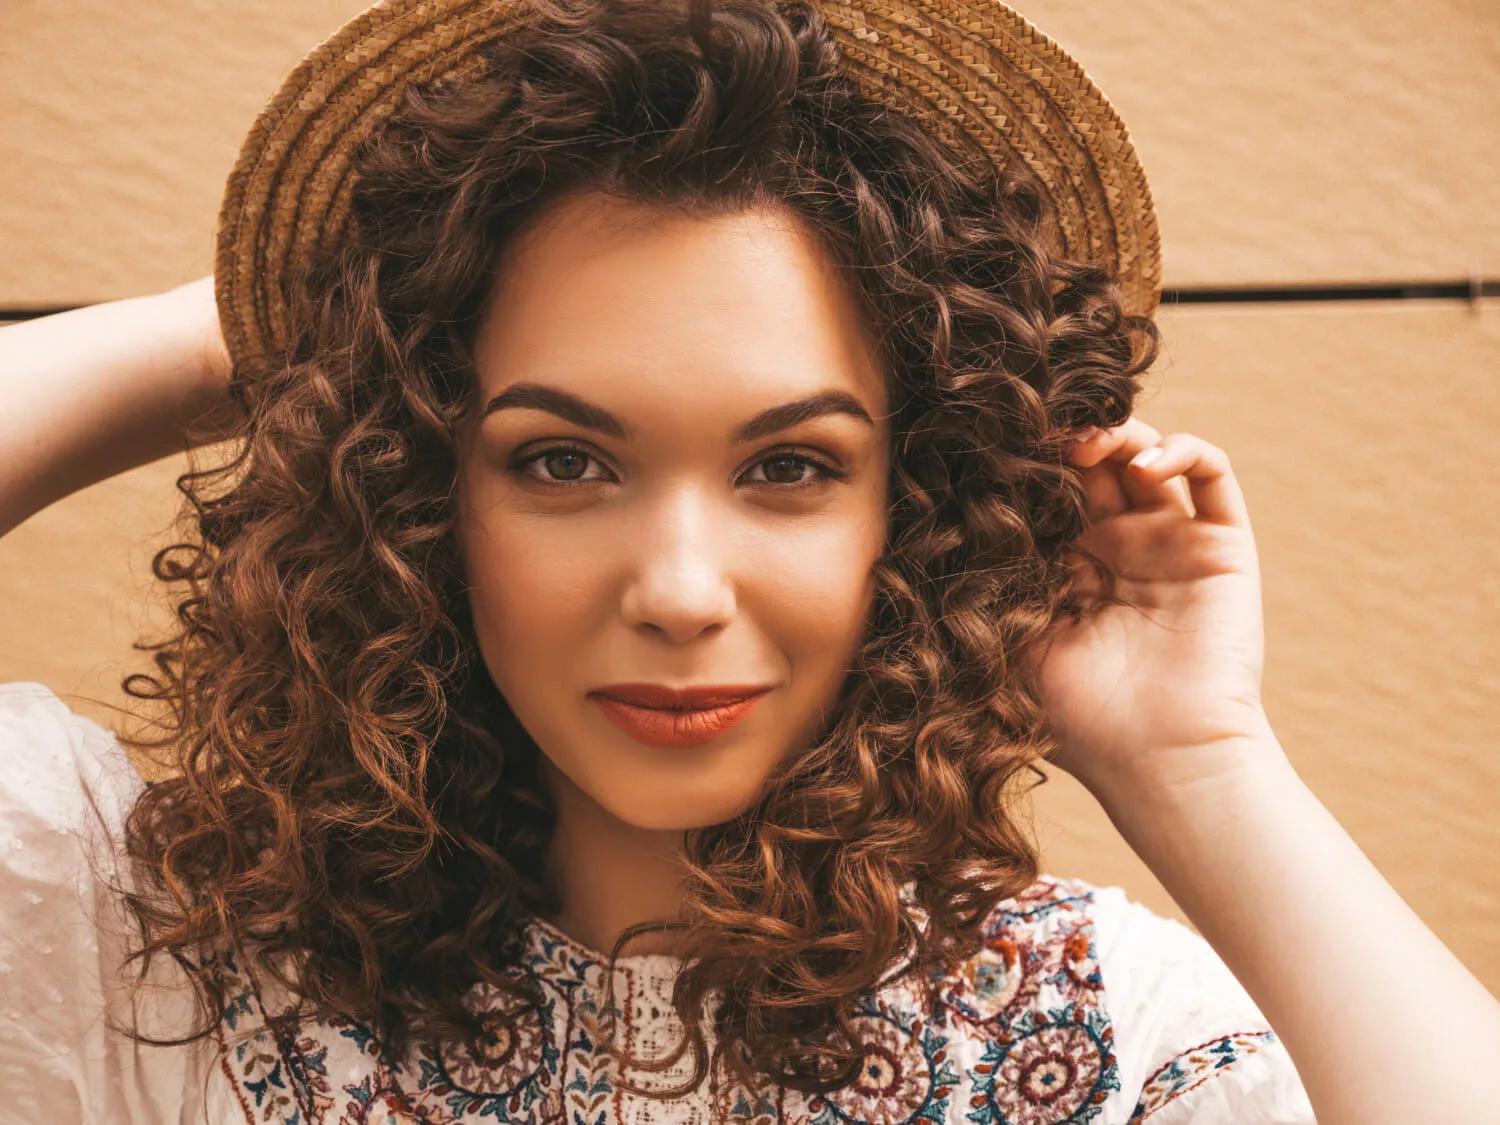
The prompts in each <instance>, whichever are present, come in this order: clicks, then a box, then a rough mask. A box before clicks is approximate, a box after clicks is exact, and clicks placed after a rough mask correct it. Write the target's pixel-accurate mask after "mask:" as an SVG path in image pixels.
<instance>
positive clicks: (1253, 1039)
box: [1126, 1030, 1279, 1125]
mask: <svg viewBox="0 0 1500 1125" xmlns="http://www.w3.org/2000/svg"><path fill="white" fill-rule="evenodd" d="M1276 1042H1279V1040H1278V1039H1277V1038H1276V1033H1275V1032H1274V1031H1270V1030H1265V1031H1242V1032H1237V1033H1235V1034H1233V1035H1225V1036H1221V1037H1220V1038H1218V1039H1211V1040H1209V1041H1208V1042H1207V1043H1200V1044H1199V1045H1198V1046H1196V1047H1194V1048H1192V1049H1191V1050H1188V1051H1183V1052H1182V1053H1181V1054H1179V1055H1177V1056H1176V1057H1174V1058H1173V1059H1172V1060H1171V1061H1169V1062H1168V1063H1167V1064H1166V1065H1165V1066H1163V1067H1161V1069H1159V1070H1158V1071H1157V1072H1156V1073H1155V1074H1153V1075H1152V1076H1151V1077H1150V1078H1149V1079H1147V1081H1146V1085H1145V1087H1144V1089H1143V1090H1142V1091H1141V1098H1140V1101H1138V1102H1137V1103H1136V1106H1135V1110H1134V1112H1132V1113H1131V1115H1130V1120H1129V1121H1127V1122H1126V1125H1137V1123H1138V1122H1141V1121H1144V1120H1145V1119H1146V1118H1148V1117H1150V1116H1151V1115H1152V1114H1153V1113H1155V1112H1156V1111H1157V1110H1159V1109H1161V1108H1162V1107H1163V1106H1165V1105H1166V1104H1167V1103H1168V1102H1171V1101H1174V1100H1176V1099H1177V1098H1180V1097H1181V1096H1182V1095H1183V1094H1186V1093H1187V1092H1188V1091H1189V1090H1196V1089H1197V1088H1198V1087H1199V1086H1201V1085H1203V1084H1204V1083H1205V1082H1207V1081H1209V1080H1210V1079H1212V1078H1214V1077H1216V1076H1217V1075H1220V1074H1223V1073H1224V1071H1225V1070H1227V1069H1228V1068H1229V1067H1232V1066H1234V1065H1235V1064H1236V1063H1238V1062H1241V1061H1243V1060H1244V1059H1246V1058H1247V1057H1249V1056H1250V1055H1253V1054H1255V1053H1256V1052H1257V1051H1259V1050H1260V1048H1261V1047H1262V1046H1263V1045H1265V1044H1267V1043H1276Z"/></svg>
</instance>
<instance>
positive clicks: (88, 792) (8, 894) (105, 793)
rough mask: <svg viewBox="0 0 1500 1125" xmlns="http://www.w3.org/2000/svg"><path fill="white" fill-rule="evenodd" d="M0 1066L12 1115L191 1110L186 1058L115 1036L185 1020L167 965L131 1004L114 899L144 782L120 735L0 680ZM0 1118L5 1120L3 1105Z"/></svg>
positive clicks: (50, 1117) (147, 1118) (123, 924)
mask: <svg viewBox="0 0 1500 1125" xmlns="http://www.w3.org/2000/svg"><path fill="white" fill-rule="evenodd" d="M0 762H3V764H4V768H3V769H0V991H3V993H4V996H5V1000H6V1003H5V1005H4V1006H3V1009H0V1072H3V1073H5V1074H6V1075H7V1083H8V1084H7V1085H6V1096H7V1101H6V1103H5V1104H6V1106H7V1107H16V1108H15V1112H17V1113H19V1114H20V1116H19V1117H16V1118H14V1120H17V1121H21V1122H29V1121H37V1122H40V1121H62V1120H69V1121H72V1120H77V1121H82V1120H84V1119H85V1118H87V1119H88V1120H91V1121H92V1120H97V1121H99V1122H101V1123H103V1122H109V1123H113V1122H123V1121H125V1120H131V1121H139V1122H154V1121H157V1120H160V1119H162V1118H159V1117H158V1116H157V1114H156V1113H155V1112H153V1111H152V1109H151V1107H154V1106H162V1107H172V1109H173V1110H174V1112H173V1113H172V1120H176V1115H175V1108H176V1107H177V1105H178V1104H179V1103H181V1104H182V1105H183V1106H188V1105H191V1104H192V1103H191V1100H190V1099H189V1100H187V1101H184V1100H183V1099H184V1098H185V1097H187V1096H188V1095H190V1093H191V1090H192V1088H193V1086H194V1079H195V1076H196V1074H197V1071H196V1070H195V1069H194V1068H195V1067H196V1066H197V1065H198V1064H197V1061H196V1060H195V1058H194V1057H193V1056H192V1055H191V1054H189V1053H187V1052H182V1051H167V1050H160V1051H148V1052H141V1051H138V1050H137V1044H136V1043H134V1042H133V1041H129V1040H128V1039H127V1038H126V1037H125V1036H124V1035H123V1034H122V1033H121V1031H120V1026H121V1025H122V1024H126V1025H128V1024H129V1023H131V1022H132V1021H138V1022H139V1026H141V1027H142V1028H143V1029H144V1030H145V1031H146V1032H147V1033H155V1032H160V1031H165V1032H168V1033H173V1032H176V1031H178V1030H180V1029H181V1028H182V1027H185V1026H187V1024H186V1023H184V1022H183V1021H185V1020H189V1019H190V1018H191V1014H192V1008H191V1003H190V998H189V997H187V996H186V994H185V993H183V992H182V991H181V990H180V989H176V988H175V987H172V988H168V987H165V986H169V985H170V986H176V985H177V984H179V983H180V982H179V981H178V979H177V976H176V974H175V973H174V972H173V971H172V965H171V963H170V962H161V961H158V962H156V964H157V965H160V966H161V968H160V969H159V970H156V971H154V973H153V975H152V976H151V977H149V978H148V982H147V983H149V984H150V985H152V986H162V987H159V988H157V987H153V989H152V991H151V995H150V996H149V997H145V998H142V999H141V1002H140V1003H139V1004H137V1003H136V1002H135V1001H136V999H137V998H136V997H135V996H134V995H133V993H132V991H131V989H130V988H129V984H130V981H131V979H132V978H133V975H134V974H133V970H127V969H126V968H125V965H124V960H125V954H126V952H127V939H128V937H129V936H130V933H131V924H130V920H129V919H128V918H126V917H125V916H124V914H123V912H122V910H121V908H120V903H119V901H118V899H117V897H116V894H115V888H116V880H117V878H120V877H122V875H123V872H124V871H125V870H126V869H125V867H124V865H122V864H120V863H119V862H118V846H119V839H118V837H119V834H120V830H121V826H122V824H123V821H124V818H125V816H126V815H128V813H129V810H130V807H131V805H132V803H133V801H134V799H135V797H136V796H137V795H138V794H139V791H140V790H141V788H142V787H143V785H144V782H143V781H142V780H141V777H140V775H139V774H138V773H137V772H136V769H135V767H134V765H133V764H132V763H131V761H130V759H129V757H128V756H127V755H126V753H125V751H124V748H123V747H122V746H121V745H120V743H119V741H118V739H116V737H115V736H114V735H113V734H112V733H111V732H109V731H107V730H105V729H104V728H103V727H101V726H99V725H98V724H97V723H95V722H94V721H93V720H91V719H89V718H87V717H85V716H83V715H79V714H77V713H76V712H74V711H72V710H71V709H70V708H69V707H68V706H67V705H66V704H65V703H64V702H63V701H62V700H61V699H60V698H58V696H57V695H56V694H55V693H53V692H52V691H51V690H50V689H48V688H46V687H44V686H43V685H41V684H37V683H30V682H24V683H5V684H0ZM0 1118H4V1119H5V1120H7V1121H9V1120H12V1118H10V1117H6V1116H5V1111H4V1110H0Z"/></svg>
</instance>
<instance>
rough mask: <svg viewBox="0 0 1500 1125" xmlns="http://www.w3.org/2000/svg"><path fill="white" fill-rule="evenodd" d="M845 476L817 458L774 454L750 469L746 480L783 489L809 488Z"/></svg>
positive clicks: (797, 454) (802, 455)
mask: <svg viewBox="0 0 1500 1125" xmlns="http://www.w3.org/2000/svg"><path fill="white" fill-rule="evenodd" d="M843 478H844V474H843V473H842V472H840V471H839V470H838V469H835V468H833V467H832V466H831V465H825V464H824V463H823V462H822V461H819V460H818V459H817V458H814V457H808V456H806V455H805V454H801V453H772V454H771V455H770V456H768V457H764V458H762V459H761V460H759V461H757V462H756V463H755V464H754V465H752V466H751V467H750V472H749V474H748V475H747V476H746V478H745V479H746V480H747V481H749V482H750V483H752V484H777V485H781V486H782V487H783V488H809V487H812V486H814V485H817V484H821V483H823V482H824V481H833V480H842V479H843Z"/></svg>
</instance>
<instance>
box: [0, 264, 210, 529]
mask: <svg viewBox="0 0 1500 1125" xmlns="http://www.w3.org/2000/svg"><path fill="white" fill-rule="evenodd" d="M229 372H230V362H229V356H228V352H227V351H226V349H225V347H224V340H223V337H222V335H221V333H220V331H219V319H218V312H217V309H216V308H215V305H214V294H213V279H212V278H207V277H205V278H202V279H200V280H198V281H194V282H190V283H188V284H187V285H183V286H179V287H178V288H176V289H172V290H168V291H167V292H164V293H159V294H154V295H152V296H147V297H132V298H129V299H126V300H121V301H110V302H108V303H105V304H100V305H92V306H89V307H87V308H81V309H74V310H72V311H70V312H65V313H58V314H57V315H55V316H48V317H41V318H39V319H37V320H31V321H24V322H22V323H20V324H13V325H10V326H9V327H6V328H3V329H0V535H3V534H5V533H6V532H9V531H10V530H11V529H12V528H14V527H16V526H17V525H18V524H20V523H22V522H23V521H24V520H26V519H28V518H29V517H30V516H32V515H34V514H36V513H37V512H39V511H41V510H42V509H43V508H45V507H47V506H48V505H49V504H52V503H54V502H55V501H57V500H61V499H62V498H63V497H65V496H68V495H70V494H71V493H73V492H77V491H78V490H79V489H82V488H86V487H87V486H88V485H91V484H95V483H97V482H98V481H101V480H105V479H106V478H108V477H112V476H114V475H116V474H118V473H122V472H124V471H126V470H127V469H133V468H135V467H136V466H137V465H144V464H147V463H148V462H151V461H155V460H157V459H158V458H161V457H166V456H168V455H169V454H172V453H179V452H182V451H183V450H184V449H187V448H189V447H193V446H198V445H204V444H207V443H208V442H212V441H216V440H219V439H220V438H222V437H224V436H226V435H227V432H228V426H229V424H230V423H231V422H232V421H233V420H234V418H235V415H236V414H237V413H238V408H237V407H235V406H234V404H233V402H232V401H231V400H230V398H229V396H228V386H229Z"/></svg>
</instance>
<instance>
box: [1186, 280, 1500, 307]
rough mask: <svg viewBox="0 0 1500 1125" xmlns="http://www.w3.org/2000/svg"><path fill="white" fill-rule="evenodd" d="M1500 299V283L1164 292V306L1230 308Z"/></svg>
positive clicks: (1192, 288)
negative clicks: (1271, 304) (1256, 304)
mask: <svg viewBox="0 0 1500 1125" xmlns="http://www.w3.org/2000/svg"><path fill="white" fill-rule="evenodd" d="M1481 297H1500V281H1480V280H1479V279H1478V278H1475V279H1472V280H1469V281H1413V282H1390V281H1381V282H1355V283H1350V284H1344V285H1243V286H1232V287H1231V286H1182V287H1181V288H1175V289H1163V290H1162V293H1161V303H1162V304H1164V305H1233V304H1246V303H1252V302H1257V301H1262V302H1269V301H1477V300H1479V299H1480V298H1481Z"/></svg>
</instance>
